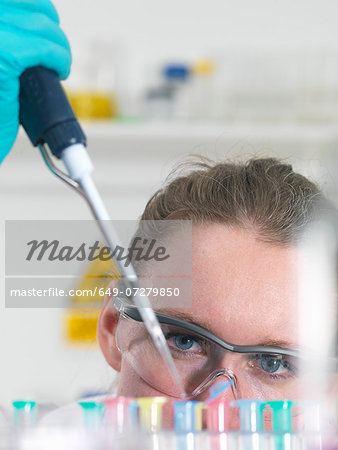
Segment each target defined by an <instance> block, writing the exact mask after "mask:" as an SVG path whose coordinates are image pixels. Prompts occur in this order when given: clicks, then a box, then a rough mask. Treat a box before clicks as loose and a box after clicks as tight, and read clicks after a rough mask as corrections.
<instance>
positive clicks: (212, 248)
mask: <svg viewBox="0 0 338 450" xmlns="http://www.w3.org/2000/svg"><path fill="white" fill-rule="evenodd" d="M160 312H164V313H166V314H168V315H171V316H178V317H179V318H183V319H185V320H188V321H189V322H193V323H195V324H197V325H200V326H202V327H203V328H206V329H208V330H209V331H211V332H212V333H214V334H215V335H217V336H219V337H221V338H222V339H223V340H225V341H227V342H230V343H233V344H236V345H275V346H279V347H287V348H291V349H296V348H297V339H298V337H297V334H296V330H297V329H298V327H297V322H298V318H297V252H296V249H295V248H292V247H282V246H277V245H271V244H267V243H263V242H260V241H259V240H258V239H257V234H256V233H255V230H254V229H253V228H251V229H249V230H244V229H240V228H230V227H227V226H224V225H221V224H213V225H206V226H195V227H194V228H193V239H192V307H191V308H174V309H168V308H165V309H160ZM220 364H221V367H224V368H228V369H230V370H232V371H233V372H234V373H235V375H236V377H237V379H238V381H239V386H240V388H241V396H243V397H251V398H269V397H272V398H273V397H274V393H275V391H276V390H277V392H279V393H280V394H279V395H280V397H281V398H285V395H283V390H282V386H284V385H285V383H287V382H288V380H287V377H288V376H289V375H290V377H291V376H292V374H289V375H288V373H287V372H288V371H287V370H284V371H282V375H283V377H282V378H281V377H278V376H276V374H275V375H274V376H273V377H272V378H271V377H270V375H271V374H269V373H268V374H267V375H266V374H265V373H260V372H259V370H258V368H257V364H256V363H255V364H256V367H254V368H253V369H252V370H254V371H255V372H252V370H251V372H250V370H248V369H247V368H246V367H244V366H243V357H242V356H241V355H238V354H235V353H231V352H224V356H223V357H222V361H220ZM154 370H160V368H154ZM120 372H121V373H120V381H119V386H118V395H125V396H135V397H140V396H155V395H163V394H162V392H160V391H158V390H156V389H154V388H153V387H152V386H150V385H149V384H148V383H147V382H145V381H144V380H143V379H142V378H141V377H140V376H139V375H138V373H137V372H135V371H134V369H133V368H132V366H131V365H130V364H129V362H128V360H127V359H126V358H124V357H123V354H122V360H121V370H120ZM252 374H254V375H252ZM250 377H253V378H250ZM259 377H260V378H259ZM264 377H267V378H264ZM258 378H259V381H257V380H258ZM169 382H171V381H170V380H169ZM262 386H264V388H262ZM223 396H224V399H229V400H231V399H233V392H231V391H230V390H228V391H227V392H226V393H224V394H223ZM277 397H278V395H277Z"/></svg>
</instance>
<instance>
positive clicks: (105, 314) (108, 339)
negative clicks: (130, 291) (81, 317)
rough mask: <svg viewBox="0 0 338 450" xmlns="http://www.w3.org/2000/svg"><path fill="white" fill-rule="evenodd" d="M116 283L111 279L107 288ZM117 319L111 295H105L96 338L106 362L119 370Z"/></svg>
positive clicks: (115, 285)
mask: <svg viewBox="0 0 338 450" xmlns="http://www.w3.org/2000/svg"><path fill="white" fill-rule="evenodd" d="M117 285H118V280H113V281H112V282H111V283H110V284H109V288H110V289H113V288H114V287H117ZM118 321H119V313H118V311H116V309H115V308H114V306H113V296H112V295H111V296H109V295H107V296H106V298H105V300H104V305H103V307H102V309H101V312H100V316H99V320H98V324H97V338H98V341H99V345H100V347H101V350H102V353H103V355H104V357H105V359H106V361H107V363H108V364H109V365H110V366H111V367H112V368H113V369H115V370H116V371H118V372H119V371H120V370H121V353H120V351H119V349H118V348H117V345H116V339H115V333H116V328H117V323H118Z"/></svg>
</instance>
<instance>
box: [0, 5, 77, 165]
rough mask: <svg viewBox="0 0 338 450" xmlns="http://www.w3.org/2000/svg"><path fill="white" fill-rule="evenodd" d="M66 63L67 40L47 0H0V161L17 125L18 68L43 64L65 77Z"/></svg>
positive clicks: (16, 130) (68, 66)
mask: <svg viewBox="0 0 338 450" xmlns="http://www.w3.org/2000/svg"><path fill="white" fill-rule="evenodd" d="M70 65H71V53H70V48H69V44H68V41H67V38H66V36H65V35H64V33H63V31H62V30H61V29H60V28H59V17H58V14H57V12H56V10H55V8H54V6H53V5H52V3H51V2H50V1H49V0H0V162H1V161H2V160H3V159H4V158H5V156H6V155H7V153H8V152H9V151H10V149H11V147H12V145H13V143H14V141H15V138H16V135H17V132H18V128H19V87H20V81H19V77H20V75H21V74H22V72H24V71H25V70H26V69H27V68H29V67H33V66H45V67H47V68H48V69H53V70H55V71H56V72H57V73H58V74H59V76H60V78H61V79H65V78H67V76H68V75H69V72H70Z"/></svg>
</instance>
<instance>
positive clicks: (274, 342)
mask: <svg viewBox="0 0 338 450" xmlns="http://www.w3.org/2000/svg"><path fill="white" fill-rule="evenodd" d="M157 312H159V313H161V314H166V315H167V316H171V317H175V318H177V319H181V320H184V321H185V322H188V323H192V324H193V325H197V326H198V327H201V328H204V329H205V330H206V331H208V332H209V333H211V334H213V335H215V333H214V332H213V331H212V330H211V329H210V327H209V326H208V325H207V324H206V323H205V322H203V321H196V320H194V319H193V318H192V317H191V316H190V315H189V314H187V313H184V312H181V311H177V310H175V309H173V308H160V309H158V311H157ZM215 336H216V335H215ZM222 339H223V338H222ZM223 340H224V341H225V342H228V343H229V344H233V345H235V344H234V343H233V342H231V341H226V340H225V339H223ZM237 345H238V344H237ZM251 345H252V346H255V347H256V346H262V347H280V348H288V349H290V350H298V349H299V346H298V345H296V344H294V343H291V342H288V341H285V340H282V339H281V340H279V339H265V340H264V341H260V342H258V343H257V344H251Z"/></svg>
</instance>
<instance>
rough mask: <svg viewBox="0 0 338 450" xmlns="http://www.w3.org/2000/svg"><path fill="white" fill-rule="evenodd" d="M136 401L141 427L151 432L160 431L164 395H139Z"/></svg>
mask: <svg viewBox="0 0 338 450" xmlns="http://www.w3.org/2000/svg"><path fill="white" fill-rule="evenodd" d="M137 402H138V405H139V419H140V425H141V428H143V429H144V430H146V431H151V432H157V431H160V430H161V427H162V408H163V405H164V404H165V403H166V402H167V399H166V398H165V397H140V398H138V400H137Z"/></svg>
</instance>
